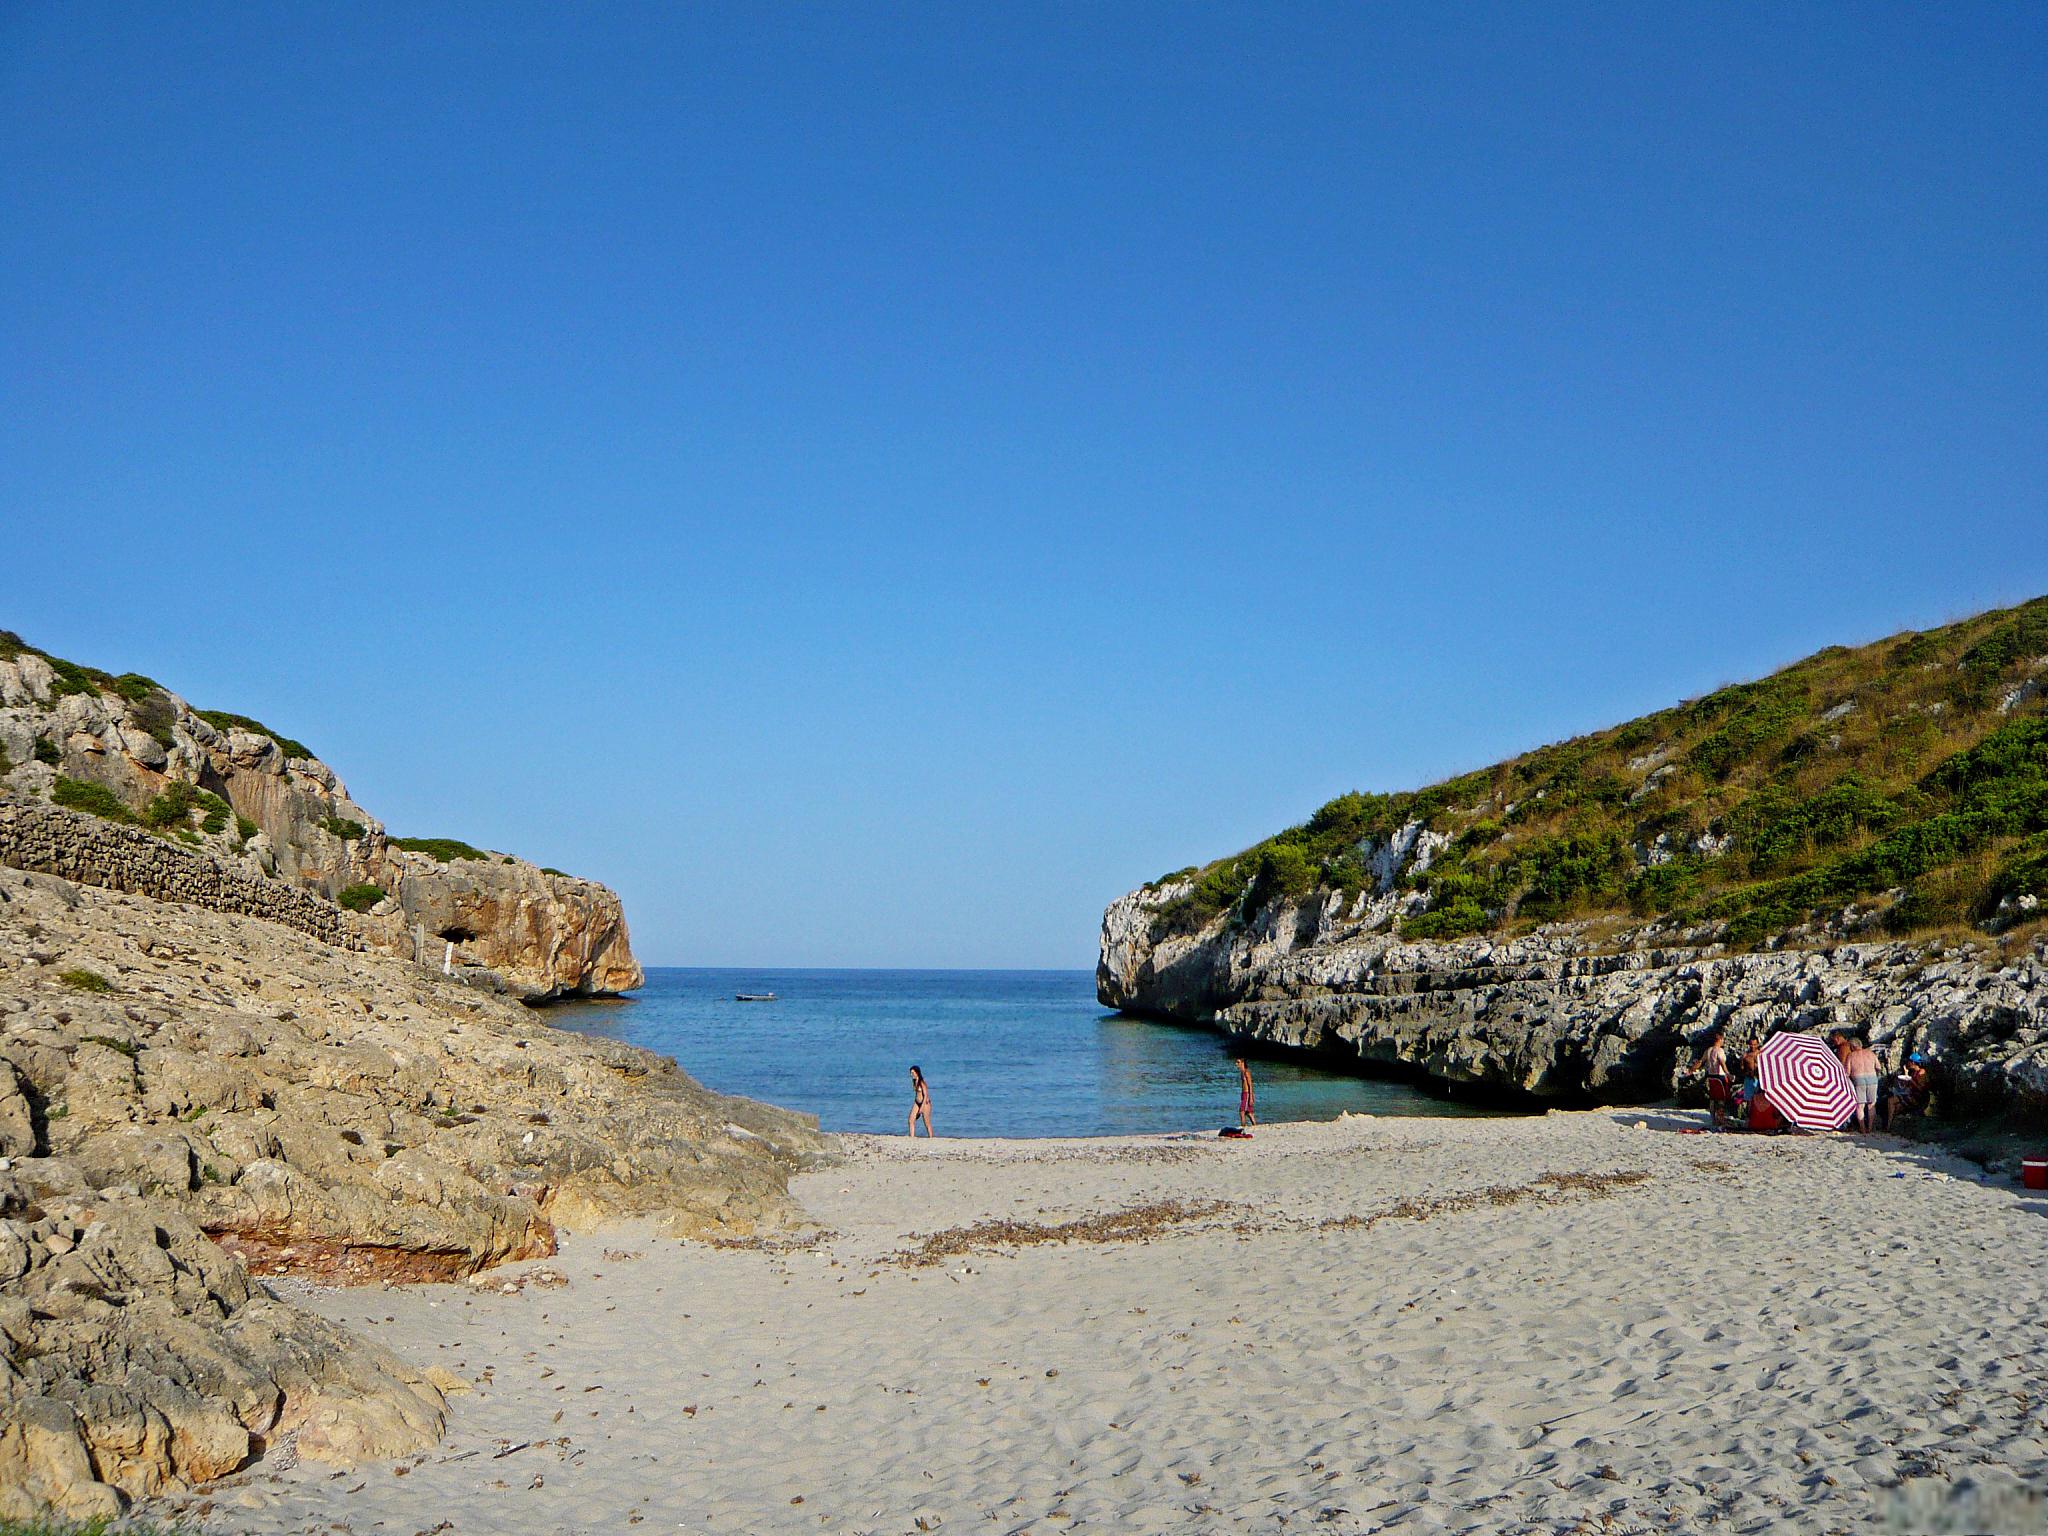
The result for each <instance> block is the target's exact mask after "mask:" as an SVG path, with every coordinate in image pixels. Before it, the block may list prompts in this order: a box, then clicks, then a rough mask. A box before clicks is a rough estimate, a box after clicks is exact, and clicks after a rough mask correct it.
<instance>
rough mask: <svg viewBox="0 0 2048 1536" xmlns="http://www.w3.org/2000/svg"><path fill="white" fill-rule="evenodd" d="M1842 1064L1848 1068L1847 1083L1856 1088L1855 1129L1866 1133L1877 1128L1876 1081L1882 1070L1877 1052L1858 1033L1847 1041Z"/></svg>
mask: <svg viewBox="0 0 2048 1536" xmlns="http://www.w3.org/2000/svg"><path fill="white" fill-rule="evenodd" d="M1842 1065H1843V1066H1845V1067H1847V1068H1848V1069H1849V1085H1850V1086H1851V1087H1852V1088H1854V1089H1855V1090H1856V1129H1857V1130H1859V1131H1862V1132H1863V1133H1864V1134H1865V1135H1868V1134H1869V1133H1870V1132H1872V1131H1874V1130H1876V1129H1877V1081H1878V1078H1879V1076H1880V1075H1881V1074H1882V1071H1883V1069H1882V1068H1881V1067H1879V1066H1878V1063H1877V1052H1875V1051H1873V1050H1872V1049H1871V1048H1870V1042H1869V1041H1868V1040H1866V1039H1864V1038H1863V1037H1862V1036H1861V1035H1858V1036H1856V1037H1855V1038H1854V1039H1853V1040H1851V1041H1850V1042H1849V1052H1848V1054H1847V1055H1846V1056H1844V1057H1843V1058H1842Z"/></svg>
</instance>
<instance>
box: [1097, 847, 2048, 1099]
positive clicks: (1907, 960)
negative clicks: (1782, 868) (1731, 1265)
mask: <svg viewBox="0 0 2048 1536" xmlns="http://www.w3.org/2000/svg"><path fill="white" fill-rule="evenodd" d="M1184 888H1185V882H1170V883H1168V884H1166V885H1164V886H1160V887H1155V888H1150V889H1147V890H1144V891H1137V892H1133V893H1132V894H1131V895H1129V896H1126V897H1124V898H1122V899H1121V900H1119V901H1117V902H1116V903H1114V904H1113V905H1112V906H1111V907H1110V908H1109V910H1108V912H1107V913H1106V914H1105V915H1104V918H1103V925H1102V950H1101V960H1100V962H1099V964H1098V966H1097V970H1096V987H1097V992H1098V994H1099V995H1100V997H1101V999H1102V1001H1103V1002H1104V1003H1105V1004H1107V1005H1109V1006H1110V1007H1113V1008H1120V1009H1124V1010H1126V1011H1129V1012H1133V1013H1141V1014H1146V1015H1151V1016H1156V1017H1162V1018H1169V1019H1174V1020H1179V1021H1184V1022H1196V1023H1207V1024H1211V1025H1213V1026H1215V1027H1216V1028H1218V1029H1220V1030H1223V1031H1225V1032H1226V1033H1228V1034H1230V1035H1232V1036H1235V1037H1237V1038H1240V1039H1243V1040H1246V1041H1250V1042H1254V1043H1256V1044H1259V1045H1262V1046H1267V1047H1273V1048H1280V1049H1286V1050H1301V1051H1307V1052H1313V1053H1315V1054H1317V1055H1318V1056H1321V1057H1323V1058H1324V1059H1326V1060H1329V1061H1331V1062H1333V1063H1336V1064H1340V1065H1341V1064H1351V1065H1355V1066H1361V1067H1365V1068H1367V1069H1390V1070H1394V1071H1397V1072H1402V1073H1412V1074H1420V1075H1422V1076H1424V1077H1426V1078H1428V1079H1430V1080H1432V1081H1434V1082H1436V1083H1438V1084H1440V1085H1443V1086H1445V1087H1449V1088H1452V1089H1470V1090H1476V1091H1477V1092H1478V1093H1479V1094H1481V1095H1482V1096H1485V1097H1490V1098H1491V1097H1499V1098H1505V1099H1509V1100H1513V1099H1517V1098H1526V1099H1535V1100H1541V1099H1550V1100H1563V1101H1566V1102H1581V1101H1594V1102H1600V1103H1630V1102H1642V1101H1647V1100H1654V1099H1662V1098H1667V1097H1669V1096H1670V1095H1671V1094H1672V1093H1673V1092H1674V1091H1675V1089H1676V1087H1677V1078H1678V1072H1679V1069H1680V1068H1681V1067H1682V1066H1684V1065H1685V1064H1687V1063H1689V1062H1691V1061H1692V1059H1693V1057H1694V1055H1695V1054H1696V1053H1697V1051H1698V1050H1699V1049H1700V1048H1701V1047H1702V1046H1703V1045H1704V1044H1705V1040H1706V1037H1707V1035H1708V1034H1709V1033H1711V1031H1712V1030H1714V1029H1716V1028H1720V1029H1725V1030H1727V1031H1728V1033H1729V1038H1730V1039H1731V1040H1733V1041H1736V1042H1738V1043H1740V1042H1744V1041H1747V1040H1751V1039H1755V1038H1757V1037H1758V1036H1760V1035H1762V1034H1763V1033H1764V1032H1765V1031H1766V1030H1768V1029H1771V1028H1776V1027H1781V1026H1790V1027H1792V1028H1796V1029H1830V1028H1834V1027H1836V1026H1849V1027H1854V1028H1860V1029H1865V1030H1868V1031H1869V1032H1870V1034H1871V1038H1872V1040H1873V1042H1874V1043H1875V1044H1876V1045H1877V1047H1878V1048H1879V1051H1880V1053H1881V1054H1882V1055H1884V1056H1886V1057H1888V1058H1889V1059H1890V1061H1891V1063H1892V1064H1893V1065H1896V1064H1897V1063H1898V1061H1900V1060H1901V1059H1903V1057H1904V1055H1905V1053H1906V1052H1907V1051H1909V1050H1918V1051H1923V1052H1925V1053H1927V1054H1928V1055H1929V1056H1930V1057H1931V1059H1932V1060H1933V1062H1934V1063H1935V1067H1936V1070H1937V1073H1938V1074H1939V1075H1940V1076H1941V1077H1942V1079H1943V1080H1944V1082H1945V1084H1946V1085H1947V1087H1948V1089H1949V1091H1950V1101H1951V1103H1953V1104H1955V1105H1958V1106H1964V1105H1968V1106H1976V1107H1981V1108H1984V1109H1987V1110H1988V1109H1994V1108H2006V1107H2030V1108H2033V1109H2035V1110H2036V1111H2038V1110H2039V1108H2040V1106H2042V1105H2048V938H2038V937H2037V938H2035V939H2034V940H2033V941H2032V942H2031V943H2029V944H2026V945H2015V946H2011V947H2008V948H2002V949H1980V948H1977V947H1974V946H1969V945H1944V944H1940V943H1935V944H1912V943H1841V944H1836V945H1832V946H1828V947H1825V948H1822V947H1813V948H1804V947H1788V948H1779V949H1773V950H1766V951H1757V952H1730V951H1729V950H1727V948H1726V947H1725V946H1722V945H1717V944H1704V945H1702V944H1698V943H1685V942H1680V941H1678V939H1677V938H1676V937H1675V936H1674V935H1671V934H1669V933H1666V932H1661V931H1658V930H1654V929H1644V930H1622V931H1614V930H1611V929H1606V928H1603V927H1601V926H1598V925H1594V924H1588V923H1559V924H1551V925H1547V926H1545V927H1542V928H1538V929H1536V930H1534V931H1531V932H1529V933H1525V934H1521V935H1518V936H1516V937H1513V938H1501V939H1488V938H1467V939H1457V940H1449V941H1442V942H1421V941H1418V942H1403V941H1402V940H1401V939H1400V938H1399V937H1397V936H1395V935H1393V934H1389V933H1387V932H1384V931H1379V930H1376V929H1375V928H1372V927H1368V926H1364V925H1362V924H1361V923H1360V922H1359V921H1358V920H1357V918H1356V917H1354V916H1353V911H1354V908H1353V906H1352V904H1350V903H1346V902H1344V901H1342V899H1341V898H1334V897H1323V898H1320V899H1316V900H1312V901H1310V902H1308V903H1305V904H1297V903H1294V902H1290V901H1281V902H1278V903H1276V904H1275V905H1273V906H1272V907H1270V908H1268V909H1266V910H1263V911H1261V912H1260V913H1258V914H1256V915H1255V916H1254V917H1252V918H1251V919H1250V920H1248V921H1243V922H1236V923H1233V922H1225V921H1220V920H1219V921H1215V922H1212V923H1210V924H1208V925H1206V926H1205V927H1204V928H1203V929H1201V930H1200V931H1197V932H1195V933H1192V934H1181V935H1172V936H1156V930H1155V926H1154V925H1155V922H1156V920H1157V919H1158V917H1159V914H1160V912H1161V911H1162V909H1165V908H1168V907H1170V905H1171V903H1172V902H1173V901H1174V899H1175V898H1176V897H1177V896H1179V895H1181V894H1183V892H1184ZM1366 905H1368V906H1369V905H1370V904H1369V903H1368V904H1366Z"/></svg>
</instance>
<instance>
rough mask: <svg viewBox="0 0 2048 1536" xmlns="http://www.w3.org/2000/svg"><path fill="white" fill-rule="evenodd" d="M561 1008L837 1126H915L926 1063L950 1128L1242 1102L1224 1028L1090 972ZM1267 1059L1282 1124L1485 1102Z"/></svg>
mask: <svg viewBox="0 0 2048 1536" xmlns="http://www.w3.org/2000/svg"><path fill="white" fill-rule="evenodd" d="M741 992H750V993H756V992H772V993H774V994H775V1001H774V1002H772V1003H743V1002H738V1001H736V1000H735V994H737V993H741ZM548 1018H549V1021H550V1022H551V1023H554V1024H556V1025H559V1026H561V1027H563V1028H567V1029H575V1030H580V1031H584V1032H586V1033H590V1034H601V1035H606V1036H609V1037H611V1038H614V1039H618V1040H622V1041H624V1042H626V1043H627V1044H630V1045H637V1046H644V1047H645V1048H647V1049H649V1050H653V1051H659V1052H661V1053H662V1054H664V1055H668V1056H673V1057H674V1058H675V1059H676V1060H677V1061H678V1062H679V1063H680V1064H681V1065H682V1067H683V1069H684V1070H685V1071H686V1072H688V1073H690V1074H691V1075H692V1076H693V1077H695V1078H697V1079H698V1080H699V1081H701V1082H703V1083H704V1084H705V1085H706V1086H707V1087H711V1088H715V1089H717V1090H718V1091H720V1092H722V1093H736V1094H742V1095H744V1096H746V1097H748V1098H754V1099H763V1100H766V1101H768V1102H769V1103H773V1104H781V1105H785V1106H787V1107H789V1108H791V1109H803V1110H809V1111H811V1112H813V1113H815V1114H816V1115H817V1116H818V1118H819V1120H820V1122H821V1123H822V1125H823V1126H824V1128H825V1129H826V1130H828V1131H881V1132H890V1131H896V1132H900V1131H902V1130H903V1128H904V1120H905V1116H906V1115H907V1113H908V1110H909V1087H908V1077H909V1068H910V1065H911V1063H913V1062H915V1063H917V1064H918V1065H919V1066H921V1067H922V1068H923V1069H924V1072H925V1075H926V1077H927V1078H928V1079H929V1080H930V1082H931V1085H932V1093H933V1116H932V1118H933V1122H934V1124H935V1126H936V1127H937V1129H938V1131H939V1133H940V1135H942V1136H1110V1135H1131V1134H1140V1133H1148V1132H1150V1133H1158V1132H1172V1131H1200V1130H1214V1129H1216V1128H1217V1127H1219V1126H1222V1125H1225V1124H1233V1123H1235V1121H1236V1116H1237V1074H1236V1070H1235V1069H1234V1068H1233V1067H1232V1065H1231V1059H1230V1050H1229V1046H1228V1044H1227V1042H1226V1041H1225V1039H1224V1037H1223V1036H1222V1035H1220V1034H1217V1033H1216V1032H1214V1031H1213V1030H1208V1029H1202V1028H1197V1027H1190V1026H1181V1025H1172V1024H1161V1023H1155V1022H1151V1021H1147V1020H1143V1019H1136V1018H1130V1017H1127V1016H1125V1015H1122V1014H1117V1013H1113V1012H1110V1011H1109V1010H1107V1009H1105V1008H1104V1007H1103V1006H1102V1005H1101V1004H1100V1003H1098V1002H1097V1001H1096V1000H1095V977H1094V973H1093V972H1090V971H913V970H736V969H694V968H690V969H686V968H678V967H662V968H654V969H650V970H649V971H648V973H647V985H646V987H644V988H643V989H642V990H641V991H639V992H636V993H635V994H633V996H632V997H631V998H630V999H627V1000H625V1001H605V1002H584V1003H565V1004H560V1005H557V1006H556V1007H554V1008H552V1009H550V1010H549V1013H548ZM1252 1070H1253V1074H1254V1076H1255V1078H1256V1080H1257V1083H1258V1096H1259V1099H1258V1102H1259V1115H1260V1118H1261V1119H1262V1120H1265V1121H1267V1122H1268V1123H1276V1122H1280V1121H1288V1120H1333V1119H1335V1118H1336V1117H1337V1116H1338V1115H1340V1114H1343V1113H1345V1112H1347V1111H1348V1112H1350V1113H1353V1114H1376V1115H1437V1116H1444V1115H1471V1114H1476V1113H1483V1112H1484V1111H1481V1110H1478V1109H1476V1108H1474V1107H1472V1106H1468V1105H1464V1104H1460V1103H1457V1102H1455V1101H1453V1100H1450V1099H1446V1098H1442V1097H1439V1096H1437V1095H1434V1094H1431V1093H1428V1092H1425V1091H1423V1090H1422V1089H1420V1088H1417V1087H1414V1086H1412V1085H1410V1084H1407V1083H1401V1082H1391V1081H1386V1080H1382V1079H1377V1078H1367V1077H1361V1076H1357V1075H1355V1074H1351V1073H1347V1072H1337V1071H1330V1070H1327V1069H1326V1068H1325V1067H1322V1066H1318V1065H1315V1064H1311V1063H1307V1062H1301V1061H1293V1060H1278V1059H1270V1058H1259V1059H1255V1060H1254V1061H1253V1063H1252Z"/></svg>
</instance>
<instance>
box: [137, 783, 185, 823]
mask: <svg viewBox="0 0 2048 1536" xmlns="http://www.w3.org/2000/svg"><path fill="white" fill-rule="evenodd" d="M197 803H198V800H197V798H196V797H195V795H194V794H193V790H192V786H191V785H190V784H187V783H184V782H183V781H182V780H178V779H173V780H172V781H171V782H170V783H168V784H166V785H165V786H164V787H163V789H162V790H161V791H159V792H158V794H157V796H156V798H155V799H153V800H151V801H150V802H149V804H147V805H145V806H144V807H143V808H142V824H143V825H144V826H146V827H155V828H157V829H158V830H159V831H161V830H163V829H164V828H166V827H174V826H177V825H178V824H179V823H181V822H188V821H190V820H191V817H192V807H193V806H194V805H196V804H197Z"/></svg>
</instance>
